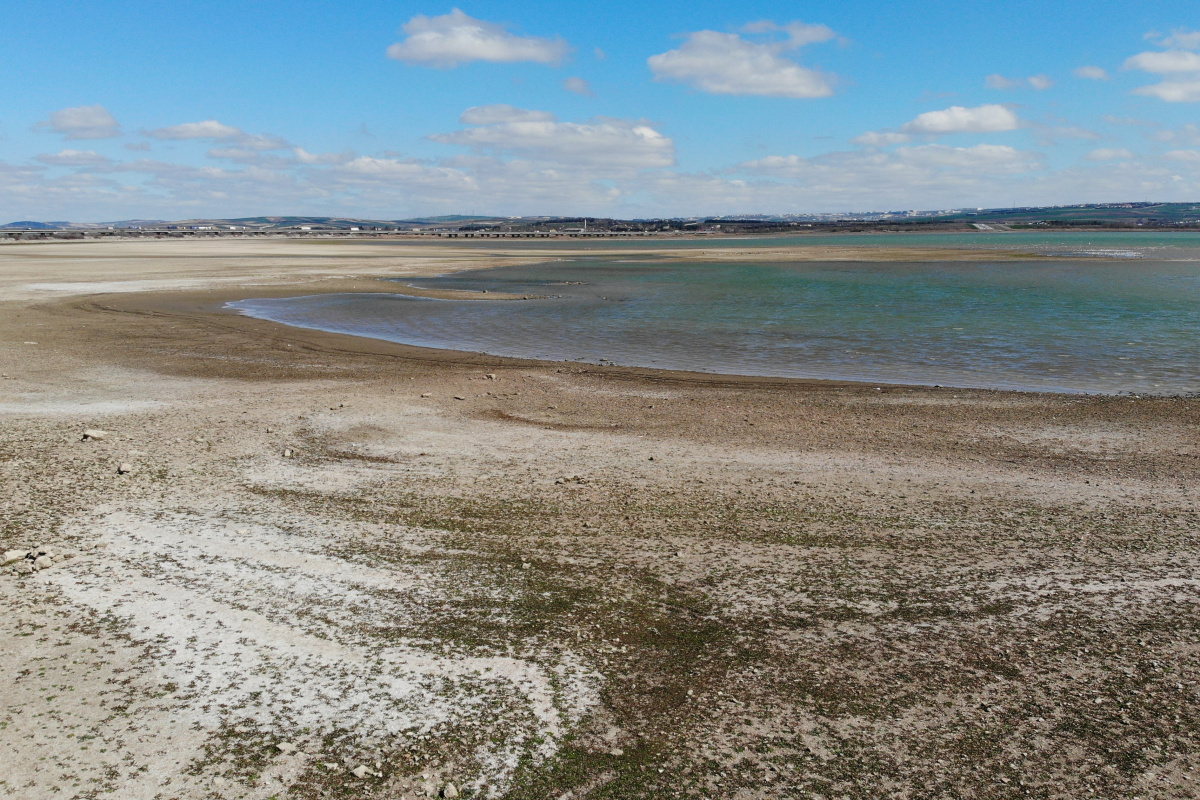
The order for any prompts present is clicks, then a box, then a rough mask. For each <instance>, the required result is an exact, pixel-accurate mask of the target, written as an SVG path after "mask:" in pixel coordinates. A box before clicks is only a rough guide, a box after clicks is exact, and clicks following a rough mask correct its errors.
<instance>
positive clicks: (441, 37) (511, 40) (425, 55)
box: [387, 8, 570, 69]
mask: <svg viewBox="0 0 1200 800" xmlns="http://www.w3.org/2000/svg"><path fill="white" fill-rule="evenodd" d="M404 32H405V33H406V34H407V37H406V38H405V39H404V41H402V42H397V43H396V44H393V45H392V46H391V47H389V48H388V51H387V54H388V57H389V58H394V59H396V60H397V61H403V62H405V63H407V64H417V65H420V66H424V67H436V68H439V69H449V68H452V67H457V66H458V65H459V64H467V63H470V62H472V61H491V62H493V63H508V64H511V63H516V62H521V61H530V62H534V63H537V64H558V63H559V62H561V61H562V60H563V59H564V58H566V57H567V54H568V53H569V52H570V46H569V45H568V44H567V43H566V42H565V41H564V40H562V39H543V38H539V37H536V36H518V35H516V34H514V33H510V32H509V31H508V30H507V29H506V28H505V27H504V26H503V25H499V24H497V23H494V22H486V21H484V20H481V19H475V18H474V17H470V16H467V15H466V14H464V13H463V12H462V11H460V10H458V9H457V8H456V9H454V10H453V11H451V12H450V13H449V14H443V15H442V16H440V17H426V16H424V15H422V14H418V15H417V16H415V17H413V18H412V19H411V20H409V21H408V23H407V24H405V26H404Z"/></svg>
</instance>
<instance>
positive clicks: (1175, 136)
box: [1154, 122, 1200, 146]
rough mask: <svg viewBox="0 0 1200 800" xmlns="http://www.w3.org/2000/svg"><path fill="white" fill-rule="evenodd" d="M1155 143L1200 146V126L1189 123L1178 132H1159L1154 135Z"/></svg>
mask: <svg viewBox="0 0 1200 800" xmlns="http://www.w3.org/2000/svg"><path fill="white" fill-rule="evenodd" d="M1154 139H1155V141H1158V142H1167V143H1170V144H1186V145H1192V146H1198V145H1200V125H1197V124H1196V123H1194V122H1189V123H1187V124H1186V125H1184V126H1183V127H1181V128H1179V129H1178V130H1165V131H1158V132H1157V133H1155V134H1154Z"/></svg>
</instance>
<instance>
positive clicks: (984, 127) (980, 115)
mask: <svg viewBox="0 0 1200 800" xmlns="http://www.w3.org/2000/svg"><path fill="white" fill-rule="evenodd" d="M1020 124H1021V120H1020V118H1019V117H1018V116H1017V115H1016V113H1014V112H1013V110H1012V109H1010V108H1009V107H1008V106H1002V105H997V104H990V105H983V106H975V107H974V108H964V107H963V106H950V107H949V108H946V109H942V110H941V111H926V112H925V113H924V114H920V115H918V116H917V118H916V119H914V120H912V121H911V122H906V123H905V124H904V125H902V126H900V132H901V133H910V134H926V135H931V136H941V135H943V134H950V133H997V132H999V131H1011V130H1016V129H1017V128H1018V127H1020Z"/></svg>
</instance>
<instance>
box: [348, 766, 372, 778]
mask: <svg viewBox="0 0 1200 800" xmlns="http://www.w3.org/2000/svg"><path fill="white" fill-rule="evenodd" d="M369 771H370V770H368V769H367V767H366V765H365V764H359V765H358V766H357V767H355V768H354V769H352V770H350V774H351V775H353V776H354V777H356V778H361V777H363V776H364V775H366V774H367V773H368V772H369Z"/></svg>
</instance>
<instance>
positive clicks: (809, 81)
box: [647, 21, 836, 99]
mask: <svg viewBox="0 0 1200 800" xmlns="http://www.w3.org/2000/svg"><path fill="white" fill-rule="evenodd" d="M745 32H746V33H748V34H752V35H753V34H766V35H770V34H779V33H782V34H784V38H783V39H779V38H769V39H766V40H764V41H755V40H751V39H746V38H744V37H742V36H739V35H738V34H736V33H719V32H717V31H707V30H706V31H696V32H694V33H690V34H688V35H687V39H686V41H685V42H684V43H683V44H682V45H681V46H680V47H679V48H678V49H675V50H668V51H667V52H665V53H660V54H658V55H655V56H651V57H650V58H649V59H648V60H647V63H648V64H649V65H650V70H651V71H652V72H653V73H654V79H655V80H658V81H674V82H677V83H683V84H687V85H688V86H692V87H695V88H697V89H700V90H702V91H705V92H709V93H711V94H733V95H759V96H765V97H792V98H805V99H806V98H815V97H828V96H829V95H831V94H833V91H834V83H835V80H836V78H835V76H833V75H832V74H829V73H825V72H820V71H818V70H815V69H811V68H809V67H805V66H802V65H800V64H798V63H797V62H795V61H793V60H792V59H790V58H787V57H786V56H785V55H784V54H785V53H787V52H788V51H792V50H798V49H799V48H801V47H803V46H805V45H808V44H813V43H815V42H824V41H828V40H830V39H832V38H834V32H833V31H832V30H830V29H829V28H828V27H826V26H824V25H807V24H805V23H802V22H793V23H789V24H787V25H776V24H775V23H773V22H769V21H764V22H756V23H751V24H750V25H748V26H747V27H746V29H745Z"/></svg>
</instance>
